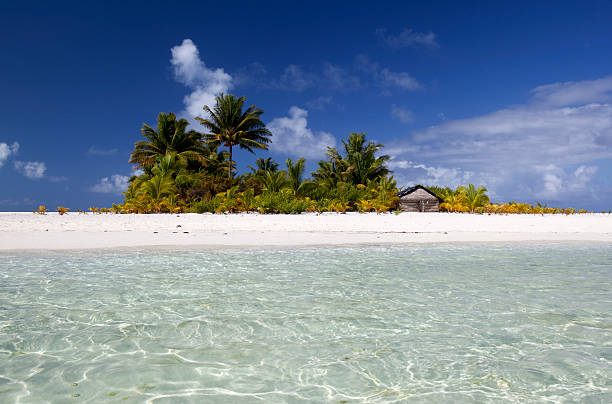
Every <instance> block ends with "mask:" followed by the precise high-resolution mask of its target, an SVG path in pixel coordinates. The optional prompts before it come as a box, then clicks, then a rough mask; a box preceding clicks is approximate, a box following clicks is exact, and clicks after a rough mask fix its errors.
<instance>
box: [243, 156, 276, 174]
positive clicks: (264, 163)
mask: <svg viewBox="0 0 612 404" xmlns="http://www.w3.org/2000/svg"><path fill="white" fill-rule="evenodd" d="M255 166H256V167H257V168H253V167H251V166H249V168H250V169H251V170H252V171H253V173H257V172H261V171H271V172H273V173H274V172H276V171H278V163H277V162H276V161H274V160H272V157H268V158H265V159H264V158H261V157H260V158H258V159H257V160H255Z"/></svg>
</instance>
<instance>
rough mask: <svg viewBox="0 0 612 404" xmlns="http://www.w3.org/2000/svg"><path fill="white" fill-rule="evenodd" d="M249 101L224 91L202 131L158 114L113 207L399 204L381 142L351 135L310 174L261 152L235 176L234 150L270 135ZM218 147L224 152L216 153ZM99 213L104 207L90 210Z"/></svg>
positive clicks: (266, 208)
mask: <svg viewBox="0 0 612 404" xmlns="http://www.w3.org/2000/svg"><path fill="white" fill-rule="evenodd" d="M245 102H246V99H245V98H244V97H235V96H233V95H231V94H226V95H224V94H221V95H220V96H218V97H217V98H216V104H215V106H214V107H212V108H210V107H209V106H204V111H206V113H207V114H208V116H209V118H207V119H205V118H196V119H197V120H198V121H199V122H200V123H201V124H202V126H203V128H204V129H205V133H198V132H195V131H187V130H186V128H187V125H188V123H187V121H186V120H184V119H178V120H177V118H176V116H175V115H174V114H172V113H168V114H164V113H160V114H159V116H158V122H157V129H156V130H154V129H153V128H152V127H150V126H148V125H146V124H144V125H143V128H142V134H143V136H144V137H145V138H146V140H143V141H139V142H137V143H136V144H135V148H134V151H133V152H132V154H131V157H130V162H131V163H134V164H137V165H138V168H140V169H142V174H141V175H139V176H134V177H132V178H131V179H130V185H129V188H128V190H127V191H126V192H125V201H124V203H122V204H113V208H112V211H113V212H116V213H122V212H126V213H127V212H130V213H160V212H197V213H203V212H213V213H222V212H261V213H300V212H305V211H312V212H315V211H316V212H346V211H351V210H357V211H361V212H369V211H376V212H386V211H388V210H390V209H393V208H394V207H395V205H396V203H397V196H396V194H397V187H396V183H395V181H394V180H393V177H391V176H390V174H391V172H390V171H389V170H388V169H387V168H386V166H385V163H386V162H387V161H388V160H389V156H385V155H378V152H379V150H380V149H381V148H382V147H383V145H382V144H377V143H374V142H371V141H367V140H366V135H365V133H351V134H350V135H349V136H348V138H347V139H346V140H343V141H342V144H343V149H342V150H341V151H338V150H336V149H335V148H329V150H328V151H327V154H326V157H327V158H326V159H325V160H323V161H320V162H318V168H317V170H316V171H315V172H314V173H312V179H307V178H305V177H306V175H305V170H306V160H305V159H303V158H300V159H297V160H296V161H293V160H292V159H287V160H286V161H285V169H279V164H278V163H277V162H275V161H274V160H273V159H272V158H271V157H267V158H258V159H257V160H256V161H255V164H254V167H249V168H250V170H251V172H249V173H244V174H242V175H235V168H236V167H235V163H234V160H233V150H234V148H236V147H239V148H242V149H245V150H247V151H249V152H252V153H254V152H255V150H257V149H259V150H267V149H268V143H269V142H270V136H271V133H270V132H269V131H268V129H266V127H265V125H264V123H263V122H262V121H261V115H262V114H263V111H262V110H261V109H258V108H256V107H255V106H251V107H249V108H246V109H245V110H243V108H244V104H245ZM219 147H223V148H224V149H226V150H222V151H219ZM90 210H91V211H92V212H93V213H100V210H92V209H90Z"/></svg>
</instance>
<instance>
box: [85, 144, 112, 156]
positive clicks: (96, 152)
mask: <svg viewBox="0 0 612 404" xmlns="http://www.w3.org/2000/svg"><path fill="white" fill-rule="evenodd" d="M117 153H119V149H117V148H112V149H103V148H100V147H96V146H91V147H90V148H89V149H88V150H87V154H89V155H91V156H114V155H115V154H117Z"/></svg>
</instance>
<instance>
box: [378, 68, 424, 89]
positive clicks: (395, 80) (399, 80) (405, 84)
mask: <svg viewBox="0 0 612 404" xmlns="http://www.w3.org/2000/svg"><path fill="white" fill-rule="evenodd" d="M377 77H378V79H379V80H380V82H381V84H382V85H383V86H385V87H398V88H401V89H404V90H417V89H419V88H420V87H421V86H420V85H419V82H418V81H416V79H415V78H414V77H412V76H411V75H410V74H408V73H406V72H392V71H390V70H389V69H387V68H384V69H382V70H381V71H380V72H379V73H378V74H377Z"/></svg>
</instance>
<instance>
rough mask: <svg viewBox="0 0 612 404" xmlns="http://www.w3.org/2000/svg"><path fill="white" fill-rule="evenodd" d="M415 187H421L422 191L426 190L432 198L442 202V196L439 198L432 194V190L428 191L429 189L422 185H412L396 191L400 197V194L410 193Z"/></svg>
mask: <svg viewBox="0 0 612 404" xmlns="http://www.w3.org/2000/svg"><path fill="white" fill-rule="evenodd" d="M417 189H422V190H423V191H425V192H427V193H428V194H430V195H431V196H433V197H434V198H437V199H438V200H439V201H440V202H443V200H442V198H440V197H439V196H438V195H436V194H434V193H433V192H432V191H430V190H429V189H427V188H425V187H424V186H422V185H415V186H413V187H410V188H406V189H403V190H401V191H400V192H398V194H397V196H399V197H400V198H401V197H402V196H406V195H410V194H411V193H413V192H414V191H416V190H417Z"/></svg>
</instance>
